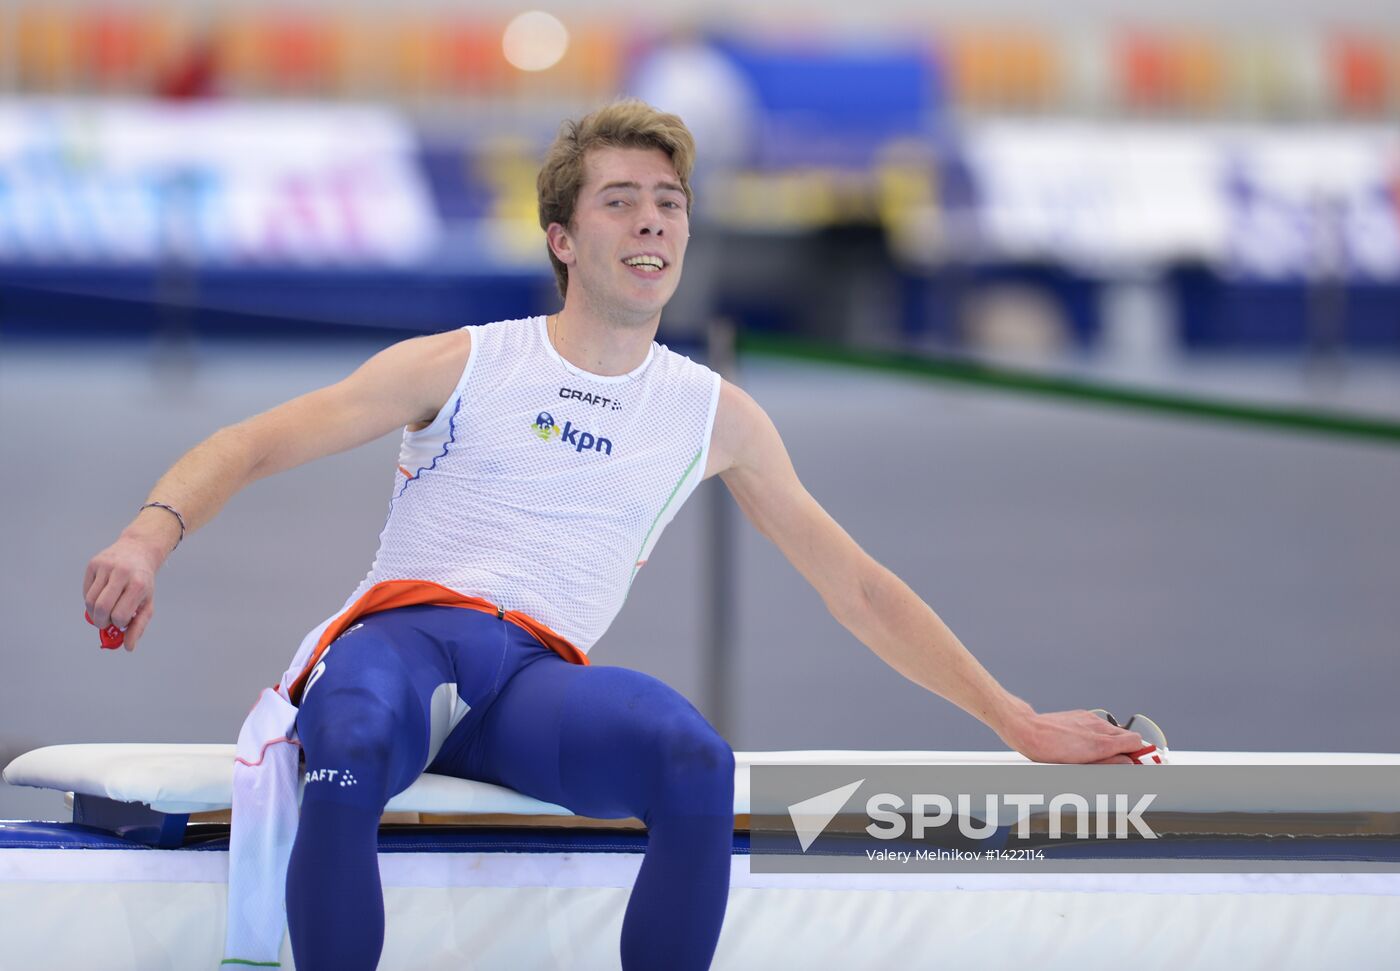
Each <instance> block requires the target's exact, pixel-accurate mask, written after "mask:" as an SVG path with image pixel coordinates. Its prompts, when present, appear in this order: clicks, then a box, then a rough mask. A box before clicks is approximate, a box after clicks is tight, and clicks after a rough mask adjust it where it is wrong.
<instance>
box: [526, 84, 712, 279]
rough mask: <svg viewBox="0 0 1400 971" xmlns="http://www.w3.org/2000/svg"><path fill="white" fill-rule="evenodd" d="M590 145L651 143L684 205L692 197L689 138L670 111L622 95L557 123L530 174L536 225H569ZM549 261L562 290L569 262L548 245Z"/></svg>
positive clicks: (692, 156)
mask: <svg viewBox="0 0 1400 971" xmlns="http://www.w3.org/2000/svg"><path fill="white" fill-rule="evenodd" d="M595 148H655V149H660V150H661V151H663V152H665V153H666V155H667V157H669V158H670V160H671V165H672V167H673V168H675V170H676V175H677V177H679V179H680V182H681V188H683V189H685V209H686V212H689V211H690V207H691V204H692V203H693V202H694V201H695V196H694V194H693V193H692V192H691V191H690V175H691V172H692V170H693V169H694V168H695V138H694V137H693V136H692V135H691V134H690V129H688V128H686V127H685V122H683V121H681V120H680V118H678V117H677V116H676V115H672V114H667V113H666V112H664V111H658V110H657V109H656V108H653V107H652V106H651V105H649V104H647V103H646V102H644V101H638V100H637V99H635V98H628V99H625V100H622V101H615V102H613V103H612V104H610V105H606V106H605V107H602V108H599V109H598V110H597V111H594V112H592V113H591V114H588V115H585V116H584V117H583V118H580V119H578V120H577V121H574V120H569V121H566V122H564V124H563V125H561V126H560V128H559V134H558V135H556V136H555V138H554V142H553V144H551V145H550V146H549V151H548V152H546V153H545V156H544V165H543V166H542V167H541V168H540V174H539V177H538V178H537V179H536V180H535V189H536V192H537V194H538V196H539V204H540V228H541V229H544V230H548V229H549V227H550V225H551V224H552V223H559V224H560V225H561V226H565V227H572V225H573V220H574V207H575V206H576V205H577V204H578V195H579V191H580V190H581V189H582V188H583V182H584V179H585V177H586V174H587V173H586V172H585V171H584V160H585V156H587V154H588V152H589V151H591V150H592V149H595ZM549 262H550V263H551V264H552V265H553V266H554V276H555V279H556V280H557V281H558V283H559V295H560V296H561V297H565V296H568V293H569V268H568V267H566V266H565V265H564V264H563V263H562V262H560V260H559V257H557V256H555V255H554V250H553V249H550V251H549Z"/></svg>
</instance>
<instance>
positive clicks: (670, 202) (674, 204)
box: [662, 199, 681, 209]
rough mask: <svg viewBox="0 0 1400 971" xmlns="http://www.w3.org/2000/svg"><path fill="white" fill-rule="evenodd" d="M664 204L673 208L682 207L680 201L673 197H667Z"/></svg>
mask: <svg viewBox="0 0 1400 971" xmlns="http://www.w3.org/2000/svg"><path fill="white" fill-rule="evenodd" d="M662 205H663V206H670V207H671V208H672V209H679V208H680V207H681V204H680V203H679V202H676V201H674V200H672V199H667V200H666V201H665V202H663V203H662Z"/></svg>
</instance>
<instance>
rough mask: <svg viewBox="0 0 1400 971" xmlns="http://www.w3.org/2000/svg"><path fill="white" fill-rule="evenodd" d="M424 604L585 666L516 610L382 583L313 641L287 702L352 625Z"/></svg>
mask: <svg viewBox="0 0 1400 971" xmlns="http://www.w3.org/2000/svg"><path fill="white" fill-rule="evenodd" d="M424 604H432V605H434V606H439V607H462V608H464V609H466V610H476V611H480V612H481V613H483V614H495V615H496V616H497V617H499V618H501V619H502V620H504V621H506V622H507V623H511V624H514V625H515V626H516V627H519V628H520V629H521V630H523V631H525V632H526V633H528V634H529V635H530V636H531V637H533V638H534V639H535V640H537V641H539V642H540V643H541V644H543V645H544V646H545V647H547V648H549V649H550V650H551V651H554V653H556V654H558V655H559V656H560V657H562V658H563V659H564V660H566V661H569V662H570V663H572V664H585V665H586V664H587V663H588V655H586V654H584V653H583V652H582V651H580V650H579V649H578V648H577V647H574V645H572V644H570V643H569V642H568V641H567V640H565V639H564V638H563V637H561V636H560V635H558V634H556V633H555V632H554V631H552V630H550V629H549V628H548V627H546V626H545V625H544V624H541V623H540V622H539V621H538V620H535V618H533V617H531V616H530V615H529V614H524V613H521V612H520V611H518V610H503V609H502V608H500V607H497V606H496V605H495V604H493V603H491V602H490V601H489V600H483V599H482V598H480V597H468V596H466V595H465V594H461V593H458V592H457V591H456V590H450V589H448V588H447V587H444V586H442V585H441V584H438V583H429V582H428V581H426V580H384V581H382V582H380V583H376V584H375V585H374V586H372V587H370V588H369V589H368V590H366V591H365V592H364V595H363V596H361V597H360V599H358V600H356V601H355V602H354V603H353V604H351V605H350V606H349V607H347V608H346V609H345V610H344V611H343V612H342V613H340V614H339V615H338V616H337V617H336V618H335V619H334V620H332V621H331V622H330V623H329V624H328V625H327V626H326V629H325V630H324V631H322V632H321V637H320V639H319V640H317V641H316V649H315V650H314V651H312V652H311V658H310V659H309V660H308V661H307V662H306V665H305V666H304V667H303V668H302V670H301V674H299V675H297V678H296V680H295V681H293V682H292V686H291V688H290V689H289V690H288V692H287V695H288V698H289V700H290V701H291V702H292V704H294V705H299V704H301V695H302V692H303V691H305V690H306V679H307V678H309V677H311V671H312V669H313V668H315V667H316V665H317V664H318V663H320V660H321V655H323V654H325V653H326V648H328V647H330V645H331V642H332V641H334V640H335V639H336V638H337V637H339V636H340V635H341V634H343V633H345V630H346V628H348V627H349V626H350V625H351V624H353V623H354V622H355V621H357V620H359V619H360V618H361V617H364V616H366V615H368V614H377V613H379V612H380V611H383V610H393V609H394V608H395V607H416V606H421V605H424Z"/></svg>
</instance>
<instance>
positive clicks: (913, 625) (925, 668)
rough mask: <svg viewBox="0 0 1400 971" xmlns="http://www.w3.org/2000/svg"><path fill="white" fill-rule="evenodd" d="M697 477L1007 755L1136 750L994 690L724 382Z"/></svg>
mask: <svg viewBox="0 0 1400 971" xmlns="http://www.w3.org/2000/svg"><path fill="white" fill-rule="evenodd" d="M706 471H707V473H708V474H715V473H718V474H719V475H720V476H721V477H722V478H723V479H724V483H725V485H726V486H728V488H729V490H730V492H732V493H733V495H734V498H735V499H736V500H737V502H738V503H739V506H740V508H742V509H743V510H744V513H745V515H746V516H747V517H748V518H749V520H750V521H751V522H752V523H753V524H754V526H756V527H757V528H758V530H759V531H760V532H762V533H763V534H764V535H765V536H767V537H768V538H769V539H771V540H772V541H773V542H774V543H775V544H776V545H777V546H778V548H779V549H780V550H782V552H783V554H784V555H785V556H786V557H787V558H788V560H789V561H790V562H791V563H792V564H793V566H795V567H796V568H797V570H798V572H800V573H801V574H802V576H803V577H804V578H806V580H807V581H808V582H809V583H811V584H812V586H813V587H814V588H815V589H816V590H817V592H818V593H819V594H821V597H822V600H823V601H824V602H825V603H826V606H827V609H828V610H829V611H831V614H832V616H833V617H835V618H836V620H837V621H839V622H840V623H841V624H842V625H843V626H844V627H846V629H847V630H849V631H850V632H851V633H852V634H854V635H855V636H856V637H857V638H858V639H859V640H860V641H861V642H862V643H863V644H865V645H866V646H867V647H869V648H870V649H871V650H872V651H874V652H875V653H876V654H877V655H878V656H879V657H880V658H881V659H883V660H884V661H885V662H886V663H887V664H889V665H890V667H892V668H894V669H895V670H896V671H898V672H899V673H900V674H902V675H904V676H905V677H906V678H908V679H909V680H910V681H913V682H914V683H915V684H918V685H920V686H922V687H924V688H926V689H928V690H929V691H932V692H934V693H935V694H938V695H941V696H942V697H944V698H946V699H948V700H949V701H951V702H953V704H955V705H957V706H958V707H960V708H962V709H963V710H964V711H966V712H968V713H969V714H971V715H973V716H974V717H976V718H978V719H979V720H981V721H982V722H984V723H985V724H986V725H988V726H989V727H990V728H991V729H992V730H993V731H995V732H996V733H997V734H998V735H999V736H1001V738H1002V739H1003V740H1004V741H1005V742H1006V743H1007V744H1008V745H1010V746H1011V747H1012V748H1014V749H1016V750H1017V751H1020V752H1022V753H1023V754H1025V755H1027V756H1029V757H1030V758H1032V759H1035V760H1037V761H1050V762H1094V761H1101V760H1113V759H1115V758H1116V757H1118V756H1120V753H1126V752H1131V751H1134V750H1135V749H1138V748H1140V747H1141V738H1140V736H1138V735H1137V734H1136V733H1133V732H1127V731H1124V730H1122V729H1118V728H1115V727H1114V726H1112V725H1109V724H1108V723H1107V722H1104V721H1103V720H1101V719H1099V718H1097V717H1095V716H1094V715H1092V714H1091V713H1089V712H1087V711H1073V712H1056V713H1052V714H1044V715H1042V714H1037V713H1036V712H1035V710H1034V709H1033V708H1032V707H1031V706H1030V705H1028V704H1027V703H1026V702H1024V701H1022V700H1021V699H1020V698H1017V697H1016V696H1015V695H1012V694H1011V693H1010V692H1008V691H1007V690H1006V689H1005V688H1003V687H1002V686H1001V685H1000V684H999V683H998V682H997V680H996V679H995V678H993V677H992V675H991V674H990V673H989V672H988V671H987V670H986V668H984V667H983V666H982V665H981V664H980V663H979V662H978V661H977V659H976V658H975V657H973V656H972V654H971V653H970V652H969V651H968V650H967V648H966V647H964V646H963V644H962V642H961V641H959V640H958V638H957V637H956V636H955V635H954V634H953V632H952V631H951V630H949V629H948V626H947V625H946V624H945V623H944V622H943V620H942V619H941V618H940V617H939V616H938V615H937V614H936V613H934V611H933V610H932V609H931V608H930V607H929V606H928V605H927V604H926V603H924V602H923V600H921V599H920V598H919V597H918V596H917V595H916V594H915V593H914V592H913V591H912V590H911V589H909V587H908V586H907V585H906V584H905V583H904V582H903V581H902V580H900V579H899V578H898V577H897V576H895V575H894V574H893V573H892V572H890V571H889V570H888V569H886V568H885V567H883V566H881V565H880V564H879V563H877V562H876V561H875V559H874V558H873V557H871V556H870V555H869V554H868V553H866V552H865V551H864V550H863V549H861V548H860V546H859V545H858V544H857V543H856V542H855V541H854V540H853V539H852V538H851V537H850V536H849V535H848V534H847V533H846V531H845V530H843V529H842V528H841V527H840V525H838V524H837V523H836V521H835V520H834V519H832V518H831V516H830V515H828V514H827V512H826V511H825V510H824V509H822V507H821V506H820V505H819V504H818V503H817V501H816V500H815V499H814V498H812V496H811V494H810V493H808V492H807V490H806V489H805V488H804V487H803V486H802V483H801V482H800V481H799V480H798V478H797V473H796V472H795V470H794V469H793V466H792V461H791V460H790V459H789V457H788V454H787V449H786V448H785V447H784V445H783V442H782V438H781V437H780V436H779V434H778V431H777V429H776V428H775V427H774V426H773V423H772V421H771V420H770V419H769V418H768V416H767V414H765V413H764V411H763V409H762V408H760V407H759V406H758V404H757V403H756V402H754V400H753V399H752V398H750V397H749V396H748V395H747V394H745V393H744V392H742V391H740V390H739V389H738V388H736V387H734V386H733V385H730V384H728V383H726V384H725V385H724V388H723V390H722V391H721V394H720V405H719V411H718V413H717V415H716V418H715V433H714V441H713V444H712V447H711V453H710V462H709V468H708V469H707V470H706ZM1121 760H1122V761H1127V759H1125V758H1124V759H1121Z"/></svg>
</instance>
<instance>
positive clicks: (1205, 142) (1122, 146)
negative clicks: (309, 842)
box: [962, 122, 1400, 280]
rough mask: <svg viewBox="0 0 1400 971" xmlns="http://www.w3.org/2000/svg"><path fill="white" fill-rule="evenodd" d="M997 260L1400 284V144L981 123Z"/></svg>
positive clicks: (1126, 126) (973, 169) (1381, 138)
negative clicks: (1194, 265) (1203, 267)
mask: <svg viewBox="0 0 1400 971" xmlns="http://www.w3.org/2000/svg"><path fill="white" fill-rule="evenodd" d="M962 145H963V150H964V151H965V152H966V157H967V164H968V169H969V171H970V173H971V175H972V178H973V180H974V183H975V186H976V198H977V210H978V213H979V216H980V218H979V220H978V222H979V226H980V229H981V231H982V234H983V237H984V242H985V243H986V244H987V245H988V246H989V247H990V249H991V250H992V254H994V255H996V256H1000V257H1004V258H1011V259H1049V260H1056V261H1066V262H1069V263H1070V264H1072V265H1073V264H1077V265H1078V266H1079V267H1080V268H1082V269H1087V270H1090V271H1104V272H1114V271H1122V270H1132V269H1133V268H1135V267H1142V266H1146V265H1153V264H1161V263H1166V262H1181V261H1191V262H1203V263H1209V264H1212V265H1214V266H1215V267H1217V268H1219V269H1220V270H1222V271H1224V272H1226V273H1230V274H1233V275H1238V276H1242V277H1248V278H1259V279H1273V280H1289V279H1300V278H1302V279H1306V278H1312V277H1317V276H1334V277H1347V278H1356V279H1362V280H1394V279H1397V278H1400V132H1397V131H1396V130H1395V129H1394V128H1391V127H1380V126H1309V127H1301V128H1262V127H1237V126H1219V127H1215V126H1203V125H1161V124H1158V125H1147V124H1133V123H1118V124H1113V125H1109V124H1088V123H1074V122H984V123H980V124H977V125H973V126H969V127H968V128H967V130H966V131H965V132H964V137H963V141H962Z"/></svg>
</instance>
